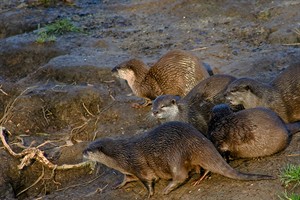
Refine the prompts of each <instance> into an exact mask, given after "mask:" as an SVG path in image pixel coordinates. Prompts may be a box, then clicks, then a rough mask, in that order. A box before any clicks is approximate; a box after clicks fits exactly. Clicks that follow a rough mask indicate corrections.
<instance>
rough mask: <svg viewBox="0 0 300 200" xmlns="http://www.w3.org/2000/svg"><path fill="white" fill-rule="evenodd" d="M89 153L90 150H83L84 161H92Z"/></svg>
mask: <svg viewBox="0 0 300 200" xmlns="http://www.w3.org/2000/svg"><path fill="white" fill-rule="evenodd" d="M89 152H90V151H89V150H88V149H85V150H83V152H82V155H83V158H84V159H90V156H89Z"/></svg>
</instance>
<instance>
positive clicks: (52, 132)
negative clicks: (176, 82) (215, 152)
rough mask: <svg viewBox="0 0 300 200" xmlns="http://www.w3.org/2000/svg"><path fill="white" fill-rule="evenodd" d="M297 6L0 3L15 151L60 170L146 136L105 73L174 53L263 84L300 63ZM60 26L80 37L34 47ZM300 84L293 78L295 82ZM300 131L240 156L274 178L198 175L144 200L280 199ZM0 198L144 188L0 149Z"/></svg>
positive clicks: (248, 167) (5, 99) (5, 110)
mask: <svg viewBox="0 0 300 200" xmlns="http://www.w3.org/2000/svg"><path fill="white" fill-rule="evenodd" d="M299 10H300V2H299V1H293V0H289V1H281V0H275V1H271V0H265V1H258V0H256V1H234V0H226V1H217V0H213V1H204V0H187V1H184V0H182V1H174V0H161V1H156V0H132V1H131V0H119V1H118V0H111V1H104V0H103V1H102V0H86V1H80V0H77V1H76V0H75V1H58V0H57V1H38V0H27V1H24V0H22V1H21V0H2V1H1V3H0V71H1V74H0V86H1V87H0V102H1V103H0V116H1V119H0V120H1V121H0V123H1V126H3V127H5V128H6V129H7V130H8V131H9V132H10V133H11V135H9V137H8V139H7V142H8V143H9V145H10V147H11V148H12V149H13V151H14V152H21V151H22V150H24V149H26V148H28V147H30V146H31V147H37V146H39V145H40V144H43V143H44V142H45V141H48V143H45V144H44V145H42V146H41V147H40V149H41V150H42V151H43V152H44V155H45V156H46V157H47V159H48V160H49V161H51V162H52V163H54V164H56V165H63V164H70V165H72V164H77V163H80V162H82V161H83V158H82V150H83V149H84V148H85V147H86V145H87V144H88V143H89V142H90V141H92V140H94V139H96V138H100V137H105V136H113V137H114V136H129V135H136V134H140V133H142V132H145V131H147V130H149V129H151V128H153V127H154V126H156V124H157V122H156V121H155V120H153V118H152V117H151V114H150V107H146V108H142V109H135V108H132V107H131V104H132V103H134V102H140V101H142V99H139V98H138V97H135V96H134V95H133V94H132V93H131V90H130V88H129V87H128V85H127V84H126V82H124V81H122V80H118V79H116V78H115V77H113V76H112V75H111V71H110V70H111V69H112V68H113V67H114V66H116V65H117V64H119V63H120V62H123V61H125V60H127V59H129V58H133V57H135V58H139V59H142V60H143V61H144V62H145V63H147V64H149V65H151V64H152V63H154V62H155V61H157V60H158V59H159V58H160V57H161V56H162V55H163V54H164V53H166V52H167V51H169V50H173V49H183V50H189V51H192V52H193V53H194V54H195V55H197V56H198V57H199V58H200V59H201V60H202V61H203V62H204V63H205V64H206V65H207V66H210V67H211V68H212V69H213V71H214V72H215V73H224V74H230V75H233V76H236V77H252V78H255V79H257V80H260V81H263V82H268V81H270V80H272V78H274V77H275V76H276V75H277V74H278V73H280V72H281V71H282V70H283V69H284V68H286V67H287V66H289V65H290V64H292V63H296V62H299V61H300V48H299V42H300V32H299V30H300V14H299ZM62 19H68V20H69V21H70V22H72V24H73V25H74V26H76V27H79V28H80V30H81V31H77V32H66V33H63V34H61V35H57V36H55V38H54V39H53V40H51V41H43V42H38V37H39V34H38V33H39V28H42V27H45V26H47V25H49V24H51V23H53V22H55V21H57V20H62ZM299 78H300V77H299ZM299 144H300V134H295V135H294V137H293V138H292V140H291V142H290V145H289V146H288V148H287V149H285V150H284V151H282V152H280V153H278V154H275V155H273V156H269V157H264V158H256V159H239V160H235V161H232V162H230V165H231V166H232V167H234V168H236V169H238V170H239V171H242V172H249V173H261V174H269V175H273V176H276V177H277V179H275V180H264V181H238V180H232V179H229V178H226V177H223V176H221V175H218V174H211V175H210V176H209V178H208V179H206V180H204V181H202V182H201V184H200V185H197V186H192V185H191V183H192V182H193V180H195V179H197V178H198V177H197V175H192V176H191V178H190V179H189V180H187V182H186V183H185V184H183V185H182V186H181V187H179V188H178V189H176V190H174V191H173V192H171V193H170V194H169V195H167V196H165V195H163V194H162V190H163V188H164V187H166V185H167V181H164V180H160V181H159V182H157V183H156V185H155V194H154V196H153V197H152V199H214V200H215V199H245V200H246V199H251V200H253V199H279V196H281V195H282V194H283V192H285V191H288V192H294V193H298V194H299V193H300V188H299V187H296V188H291V187H285V186H283V185H282V184H281V182H280V178H279V175H280V173H281V170H282V169H283V168H284V167H285V166H286V165H287V164H289V163H290V164H296V165H299V164H300V156H299V153H300V152H299V149H300V145H299ZM0 160H1V162H0V199H117V198H119V199H144V198H146V197H147V191H146V189H145V187H144V186H143V185H142V183H141V182H134V183H129V184H128V185H126V187H124V188H122V189H117V190H113V189H112V188H113V186H114V185H116V184H117V183H118V182H120V181H121V180H122V174H120V173H119V172H118V171H115V170H112V169H109V168H107V167H105V166H103V165H101V164H98V165H96V166H95V168H94V169H91V168H89V167H86V168H81V169H70V170H64V171H55V170H50V169H47V168H46V167H45V166H43V165H42V164H41V163H40V162H38V161H37V160H32V161H31V163H29V164H28V165H27V166H26V167H24V168H23V169H22V170H19V169H18V165H19V164H20V160H19V159H17V158H15V157H14V156H12V155H10V154H9V153H8V151H7V150H6V149H5V148H4V147H3V145H2V143H1V146H0Z"/></svg>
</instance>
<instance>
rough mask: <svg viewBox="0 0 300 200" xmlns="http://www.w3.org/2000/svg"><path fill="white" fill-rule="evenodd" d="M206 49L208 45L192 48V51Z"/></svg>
mask: <svg viewBox="0 0 300 200" xmlns="http://www.w3.org/2000/svg"><path fill="white" fill-rule="evenodd" d="M205 49H208V47H199V48H196V49H192V50H191V51H200V50H205Z"/></svg>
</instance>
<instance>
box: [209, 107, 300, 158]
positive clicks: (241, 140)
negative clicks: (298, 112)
mask: <svg viewBox="0 0 300 200" xmlns="http://www.w3.org/2000/svg"><path fill="white" fill-rule="evenodd" d="M297 131H300V122H298V123H291V124H285V123H284V121H283V120H282V119H281V118H280V117H279V116H278V115H277V114H276V113H275V112H274V111H272V110H270V109H268V108H264V107H256V108H249V109H245V110H241V111H238V112H233V111H232V110H231V109H230V107H229V105H227V104H219V105H216V106H214V107H213V109H212V118H211V120H210V123H209V129H208V135H209V139H210V140H211V141H212V143H213V144H214V145H215V147H216V148H217V149H218V150H219V152H220V153H221V154H222V155H224V156H225V157H226V158H227V159H229V157H231V158H253V157H263V156H270V155H272V154H275V153H278V152H280V151H282V150H284V149H285V148H286V147H287V146H288V144H289V142H290V140H291V136H292V134H294V133H295V132H297Z"/></svg>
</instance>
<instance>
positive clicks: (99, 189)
mask: <svg viewBox="0 0 300 200" xmlns="http://www.w3.org/2000/svg"><path fill="white" fill-rule="evenodd" d="M107 186H108V184H106V185H105V186H104V187H103V188H97V189H96V190H95V191H94V192H91V193H89V194H87V195H85V197H90V196H93V195H95V194H97V193H102V191H103V190H104V189H105V188H106V187H107Z"/></svg>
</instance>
